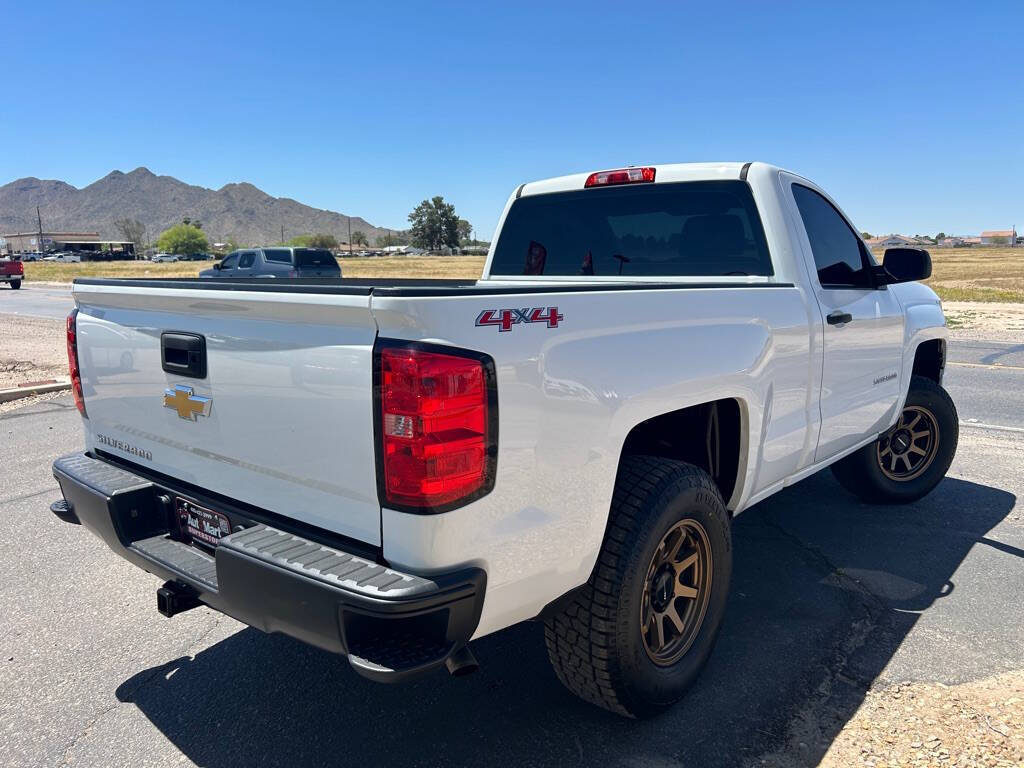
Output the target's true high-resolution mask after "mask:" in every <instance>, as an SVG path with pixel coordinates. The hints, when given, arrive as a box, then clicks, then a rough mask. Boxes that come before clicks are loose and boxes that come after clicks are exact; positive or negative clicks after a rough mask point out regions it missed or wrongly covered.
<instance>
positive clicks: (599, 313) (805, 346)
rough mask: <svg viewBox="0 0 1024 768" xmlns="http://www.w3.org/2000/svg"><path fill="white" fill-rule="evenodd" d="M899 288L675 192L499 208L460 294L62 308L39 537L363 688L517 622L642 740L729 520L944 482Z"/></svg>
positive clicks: (749, 187) (937, 346) (862, 258)
mask: <svg viewBox="0 0 1024 768" xmlns="http://www.w3.org/2000/svg"><path fill="white" fill-rule="evenodd" d="M930 273H931V261H930V257H929V255H928V253H927V252H926V251H922V250H915V249H891V250H889V251H887V252H886V254H885V257H884V259H883V260H882V263H881V264H878V263H877V262H876V260H875V258H874V257H873V255H872V253H871V252H870V251H869V250H868V248H867V247H866V245H865V243H864V242H863V240H862V239H861V237H860V236H859V235H858V233H857V229H856V228H855V227H854V226H853V225H852V224H851V223H850V220H849V218H848V217H847V216H846V215H845V214H844V213H843V212H842V211H841V209H840V208H839V206H838V205H837V204H836V202H835V201H834V200H832V198H830V197H829V196H828V195H827V194H826V193H825V192H824V191H823V190H822V189H820V188H819V187H818V186H816V185H815V184H813V183H812V182H810V181H808V180H807V179H804V178H802V177H800V176H797V175H794V174H792V173H789V172H787V171H784V170H781V169H779V168H776V167H773V166H771V165H767V164H763V163H705V164H680V165H658V166H648V167H629V168H622V169H615V170H610V171H599V172H596V173H591V174H587V173H584V174H579V175H572V176H565V177H561V178H554V179H549V180H546V181H538V182H530V183H527V184H523V185H522V186H520V187H519V188H518V189H516V190H515V192H514V193H513V194H512V195H511V196H510V198H509V200H508V203H507V205H506V206H505V209H504V212H503V214H502V216H501V220H500V224H499V228H498V231H497V234H496V236H495V238H494V242H493V244H492V246H491V249H490V252H489V254H488V257H487V261H486V264H485V266H484V276H483V278H482V279H480V280H477V281H459V280H421V281H412V280H409V281H404V280H393V281H372V280H346V279H307V280H302V279H278V280H261V279H229V278H225V279H219V280H197V279H166V280H155V279H132V280H110V279H93V278H90V279H78V280H77V281H76V282H75V284H74V299H75V304H76V308H75V310H74V311H73V312H72V314H71V316H70V317H69V318H68V323H67V348H68V359H69V365H70V371H71V378H72V385H73V393H74V399H75V402H76V405H77V407H78V410H79V411H80V412H81V416H82V424H83V425H84V431H85V450H84V451H82V452H77V453H74V454H71V455H68V456H64V457H61V458H59V459H57V460H56V461H55V463H54V467H53V469H54V474H55V476H56V478H57V480H58V481H59V484H60V487H61V491H62V494H63V499H61V500H59V501H56V502H54V504H53V505H52V506H51V509H52V511H53V512H54V513H55V514H57V515H58V516H60V517H61V518H62V519H64V520H66V521H69V522H72V523H80V524H82V525H83V526H85V527H86V528H88V529H90V530H91V531H92V532H93V533H94V534H96V535H98V536H99V537H100V538H102V539H103V540H104V541H105V542H106V543H107V544H108V545H109V546H110V547H111V548H112V549H114V550H115V551H116V552H117V553H118V554H119V555H121V556H122V557H124V558H126V559H128V560H129V561H131V562H132V563H134V564H136V565H137V566H139V567H140V568H144V569H145V570H147V571H149V572H150V573H152V574H154V575H156V576H158V577H159V578H160V579H161V580H163V581H164V584H163V586H161V587H159V589H158V590H157V607H158V609H159V610H160V612H161V613H163V614H164V615H166V616H172V615H174V614H175V613H178V612H181V611H184V610H188V609H191V608H194V607H196V606H199V605H206V606H209V607H210V608H213V609H216V610H219V611H223V612H224V613H226V614H229V615H231V616H234V617H235V618H237V619H239V620H241V621H243V622H245V623H247V624H250V625H252V626H254V627H258V628H260V629H262V630H264V631H267V632H282V633H286V634H288V635H291V636H293V637H295V638H298V639H300V640H303V641H305V642H307V643H311V644H313V645H315V646H318V647H320V648H324V649H327V650H329V651H333V652H336V653H339V654H343V655H344V656H346V657H347V659H348V661H349V662H350V664H351V665H352V667H353V668H354V669H355V670H356V671H357V672H358V673H360V674H362V675H364V676H367V677H370V678H372V679H376V680H380V681H397V680H404V679H409V678H412V677H416V676H418V675H422V674H425V673H427V672H429V671H431V670H435V669H437V668H439V667H444V666H446V667H447V668H448V670H449V671H450V672H451V673H453V674H462V673H465V672H468V671H471V670H472V669H474V668H475V666H476V662H475V660H474V657H473V655H472V652H471V651H470V649H469V643H470V641H471V640H473V639H475V638H479V637H481V636H484V635H487V634H490V633H492V632H496V631H499V630H501V629H503V628H506V627H509V626H511V625H513V624H516V623H518V622H521V621H525V620H530V619H536V620H539V621H540V622H542V623H543V626H544V635H545V641H546V645H547V651H548V654H549V657H550V660H551V663H552V665H553V667H554V670H555V673H556V674H557V676H558V678H559V679H560V680H561V681H562V683H564V684H565V685H566V686H567V687H568V688H569V689H570V690H572V691H573V692H574V693H576V694H578V695H579V696H580V697H582V698H583V699H585V700H587V701H590V702H592V703H594V704H596V705H598V706H601V707H604V708H606V709H609V710H612V711H614V712H617V713H620V714H623V715H627V716H635V717H640V716H646V715H650V714H652V713H655V712H657V711H659V710H661V709H664V708H665V707H667V706H669V705H671V704H672V703H673V702H674V701H676V700H677V699H678V698H679V697H680V696H681V695H682V694H683V692H684V690H685V689H686V688H687V686H688V685H690V683H691V682H692V681H693V680H694V678H695V677H696V676H697V674H698V673H699V671H700V669H701V668H702V667H703V666H704V664H705V662H706V661H707V659H708V657H709V655H710V654H711V652H712V648H713V645H714V642H715V637H716V634H717V632H718V629H719V627H720V625H721V622H722V618H723V611H724V608H725V604H726V597H727V594H728V590H729V577H730V571H731V563H732V546H731V539H730V522H731V520H732V519H733V518H734V517H735V516H736V515H738V514H739V513H741V512H742V511H743V510H745V509H747V508H749V507H750V506H751V505H753V504H756V503H757V502H758V501H760V500H762V499H764V498H766V497H768V496H770V495H771V494H774V493H776V492H778V491H780V490H781V489H783V488H785V487H786V486H788V485H791V484H793V483H796V482H798V481H799V480H801V479H802V478H805V477H807V476H808V475H810V474H812V473H814V472H817V471H818V470H820V469H822V468H824V467H831V468H832V471H833V472H834V473H835V475H836V477H837V478H838V479H839V481H840V482H841V483H842V485H844V486H845V487H846V488H847V489H849V490H850V491H851V492H853V493H855V494H858V495H859V496H860V497H862V498H863V499H865V500H868V501H870V502H875V503H906V502H911V501H914V500H917V499H920V498H921V497H923V496H924V495H925V494H927V493H928V492H929V491H931V490H932V489H933V488H935V486H936V485H937V484H938V483H939V482H940V480H941V479H942V478H943V476H944V475H945V473H946V471H947V469H948V468H949V466H950V462H951V461H952V459H953V454H954V451H955V449H956V443H957V436H958V420H957V415H956V409H955V407H954V405H953V402H952V401H951V399H950V397H949V396H948V395H947V393H946V392H945V390H944V389H943V388H942V375H943V367H944V360H945V350H946V337H947V332H946V328H945V320H944V317H943V313H942V309H941V306H940V303H939V300H938V298H937V297H936V295H935V293H933V292H932V291H931V290H930V289H929V288H927V287H925V286H923V285H921V284H920V283H918V282H916V281H918V280H921V279H924V278H927V277H928V276H929V275H930ZM121 359H127V360H130V361H131V363H130V364H129V365H126V366H121V365H118V366H111V365H108V364H105V363H103V361H109V360H121ZM827 510H828V499H823V500H822V514H827Z"/></svg>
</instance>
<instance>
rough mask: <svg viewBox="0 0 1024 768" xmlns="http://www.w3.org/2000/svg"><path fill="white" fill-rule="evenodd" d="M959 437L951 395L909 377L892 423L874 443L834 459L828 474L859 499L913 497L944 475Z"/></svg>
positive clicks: (902, 500) (888, 500)
mask: <svg viewBox="0 0 1024 768" xmlns="http://www.w3.org/2000/svg"><path fill="white" fill-rule="evenodd" d="M959 436H960V421H959V418H958V416H957V413H956V406H955V405H954V404H953V400H952V398H950V396H949V394H948V393H947V392H946V390H944V389H943V388H942V387H941V386H939V385H938V384H936V383H935V382H934V381H932V380H931V379H927V378H925V377H924V376H914V377H913V378H912V379H911V380H910V391H909V392H908V393H907V402H906V403H905V404H904V406H903V411H902V412H901V413H900V418H899V420H898V421H897V422H896V425H895V426H894V427H892V429H890V430H888V431H887V432H886V433H885V434H884V435H882V436H881V437H879V438H878V439H877V440H876V441H875V442H873V443H871V444H870V445H866V446H864V447H863V448H861V449H860V450H859V451H857V452H855V453H852V454H850V455H849V456H847V457H846V458H844V459H841V460H840V461H837V462H836V463H835V464H833V465H832V473H833V474H834V475H835V476H836V479H837V480H838V481H839V482H840V483H841V484H842V485H843V487H844V488H846V489H847V490H848V491H851V492H852V493H854V494H856V495H857V496H859V497H860V498H862V499H863V500H864V501H869V502H873V503H881V504H906V503H909V502H911V501H917V500H918V499H920V498H921V497H922V496H925V495H926V494H928V493H930V492H931V491H932V489H933V488H935V486H936V485H938V484H939V482H940V481H941V480H942V478H943V477H945V476H946V472H947V471H949V466H950V464H952V463H953V456H954V455H956V445H957V440H958V439H959Z"/></svg>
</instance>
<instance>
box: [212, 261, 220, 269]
mask: <svg viewBox="0 0 1024 768" xmlns="http://www.w3.org/2000/svg"><path fill="white" fill-rule="evenodd" d="M213 268H214V269H220V262H219V261H216V262H214V264H213Z"/></svg>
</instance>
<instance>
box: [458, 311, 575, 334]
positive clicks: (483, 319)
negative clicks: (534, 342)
mask: <svg viewBox="0 0 1024 768" xmlns="http://www.w3.org/2000/svg"><path fill="white" fill-rule="evenodd" d="M564 318H565V316H564V315H560V314H558V307H532V308H531V307H524V308H522V309H519V308H515V309H485V310H484V311H483V312H481V313H480V314H479V315H478V316H477V318H476V325H477V327H481V326H485V325H496V326H498V330H499V331H500V332H501V333H505V332H506V331H511V330H512V326H514V325H519V324H520V323H547V326H548V328H557V327H558V324H559V323H560V322H561V321H562V320H563V319H564Z"/></svg>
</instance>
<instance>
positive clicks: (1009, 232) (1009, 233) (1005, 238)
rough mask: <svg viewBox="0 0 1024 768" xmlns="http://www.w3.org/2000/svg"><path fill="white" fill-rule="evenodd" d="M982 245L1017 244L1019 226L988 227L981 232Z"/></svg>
mask: <svg viewBox="0 0 1024 768" xmlns="http://www.w3.org/2000/svg"><path fill="white" fill-rule="evenodd" d="M980 239H981V244H982V245H1008V246H1015V245H1017V228H1016V227H1013V228H1012V229H988V230H985V231H984V232H982V233H981V236H980Z"/></svg>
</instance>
